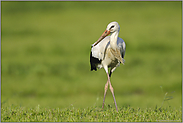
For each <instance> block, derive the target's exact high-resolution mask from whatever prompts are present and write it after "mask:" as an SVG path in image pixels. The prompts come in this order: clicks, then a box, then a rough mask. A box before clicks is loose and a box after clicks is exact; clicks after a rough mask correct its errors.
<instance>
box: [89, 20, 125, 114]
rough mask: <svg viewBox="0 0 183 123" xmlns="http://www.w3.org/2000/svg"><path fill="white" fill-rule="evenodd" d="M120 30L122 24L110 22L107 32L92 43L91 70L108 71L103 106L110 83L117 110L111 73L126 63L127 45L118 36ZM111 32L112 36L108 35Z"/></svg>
mask: <svg viewBox="0 0 183 123" xmlns="http://www.w3.org/2000/svg"><path fill="white" fill-rule="evenodd" d="M119 30H120V26H119V24H118V23H117V22H111V23H109V24H108V26H107V28H106V30H105V32H104V33H103V34H102V35H101V37H100V38H99V39H98V40H97V41H96V42H95V43H94V44H93V45H92V48H91V53H90V65H91V71H92V70H95V71H96V70H97V68H98V69H101V68H104V69H105V71H106V73H107V77H108V80H107V83H106V84H105V88H104V89H105V92H104V99H103V105H102V108H104V102H105V96H106V92H107V89H108V85H109V87H110V90H111V93H112V96H113V99H114V103H115V106H116V111H118V108H117V104H116V100H115V96H114V90H113V87H112V85H111V82H110V77H111V74H112V73H113V72H114V70H115V69H116V68H117V66H119V65H120V63H122V64H124V62H125V60H124V56H125V50H126V45H125V42H124V40H123V39H121V38H119V37H118V34H119ZM109 34H111V35H110V36H108V35H109ZM108 68H111V69H110V73H108Z"/></svg>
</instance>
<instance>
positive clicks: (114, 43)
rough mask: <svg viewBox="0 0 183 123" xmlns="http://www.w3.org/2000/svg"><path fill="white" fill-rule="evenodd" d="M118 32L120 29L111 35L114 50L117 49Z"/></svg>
mask: <svg viewBox="0 0 183 123" xmlns="http://www.w3.org/2000/svg"><path fill="white" fill-rule="evenodd" d="M118 34H119V31H115V32H113V33H112V34H111V36H110V45H111V48H112V49H114V50H116V48H117V40H118Z"/></svg>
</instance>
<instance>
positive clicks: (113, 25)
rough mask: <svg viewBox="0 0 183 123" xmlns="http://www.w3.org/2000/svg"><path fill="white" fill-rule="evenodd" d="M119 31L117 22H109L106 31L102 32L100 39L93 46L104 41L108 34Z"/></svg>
mask: <svg viewBox="0 0 183 123" xmlns="http://www.w3.org/2000/svg"><path fill="white" fill-rule="evenodd" d="M119 30H120V26H119V24H118V22H115V21H114V22H111V23H109V24H108V25H107V28H106V30H105V31H104V33H103V34H102V35H101V36H100V38H99V39H98V40H97V41H96V42H95V43H94V44H93V46H95V45H97V44H98V43H99V42H100V41H101V40H102V39H104V38H105V37H106V36H108V35H109V34H111V33H113V32H116V31H118V32H119Z"/></svg>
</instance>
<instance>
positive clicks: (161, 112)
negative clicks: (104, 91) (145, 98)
mask: <svg viewBox="0 0 183 123" xmlns="http://www.w3.org/2000/svg"><path fill="white" fill-rule="evenodd" d="M1 110H2V116H1V117H2V118H1V119H2V121H4V122H9V121H11V122H14V121H16V122H19V121H22V122H40V121H41V122H45V121H47V122H181V120H182V119H181V117H182V115H181V113H182V108H178V109H173V108H171V107H168V108H161V107H154V108H146V109H141V108H133V107H130V106H126V107H121V108H120V109H119V112H116V110H115V108H111V107H110V105H109V106H108V107H107V109H105V110H101V108H98V107H87V108H84V109H83V108H75V107H73V106H71V107H67V108H65V109H60V108H51V109H50V108H43V107H41V106H40V105H38V106H36V107H35V108H25V107H16V106H11V107H7V108H5V109H4V108H2V109H1Z"/></svg>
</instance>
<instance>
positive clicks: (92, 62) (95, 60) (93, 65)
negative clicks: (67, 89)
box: [90, 52, 102, 71]
mask: <svg viewBox="0 0 183 123" xmlns="http://www.w3.org/2000/svg"><path fill="white" fill-rule="evenodd" d="M101 61H102V60H99V59H98V58H95V57H93V56H92V52H91V53H90V65H91V71H92V70H95V71H97V64H100V63H101Z"/></svg>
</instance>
